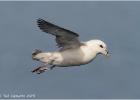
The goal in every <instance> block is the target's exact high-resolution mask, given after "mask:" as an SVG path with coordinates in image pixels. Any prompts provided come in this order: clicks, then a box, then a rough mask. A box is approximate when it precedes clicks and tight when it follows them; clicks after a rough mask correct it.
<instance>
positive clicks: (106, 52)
mask: <svg viewBox="0 0 140 100" xmlns="http://www.w3.org/2000/svg"><path fill="white" fill-rule="evenodd" d="M104 55H105V56H106V57H110V56H111V54H110V53H109V51H108V49H106V50H105V54H104Z"/></svg>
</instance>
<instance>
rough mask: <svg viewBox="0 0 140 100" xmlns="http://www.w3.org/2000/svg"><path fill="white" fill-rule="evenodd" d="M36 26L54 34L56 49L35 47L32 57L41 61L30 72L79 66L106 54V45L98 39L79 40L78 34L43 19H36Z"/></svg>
mask: <svg viewBox="0 0 140 100" xmlns="http://www.w3.org/2000/svg"><path fill="white" fill-rule="evenodd" d="M37 24H38V27H39V28H40V29H41V30H42V31H43V32H46V33H48V34H51V35H53V36H55V40H56V43H57V46H58V48H59V50H58V51H54V52H43V51H41V50H39V49H36V50H35V51H34V52H33V53H32V59H33V60H37V61H40V62H42V63H43V65H41V66H38V67H37V68H36V69H34V70H33V71H32V72H35V73H37V74H40V73H43V72H45V71H47V70H52V69H53V68H55V67H70V66H80V65H84V64H88V63H90V62H91V61H92V60H93V59H94V58H95V57H96V56H97V55H98V54H103V55H106V56H108V55H109V52H108V49H107V45H106V44H105V43H104V42H103V41H101V40H98V39H94V40H89V41H86V42H80V41H79V39H78V37H79V34H77V33H75V32H73V31H70V30H67V29H64V28H62V27H60V26H57V25H55V24H52V23H50V22H48V21H45V20H43V19H40V18H39V19H37Z"/></svg>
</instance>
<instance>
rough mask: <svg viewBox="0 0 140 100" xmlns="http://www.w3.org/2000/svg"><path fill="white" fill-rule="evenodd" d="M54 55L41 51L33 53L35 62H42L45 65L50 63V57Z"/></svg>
mask: <svg viewBox="0 0 140 100" xmlns="http://www.w3.org/2000/svg"><path fill="white" fill-rule="evenodd" d="M51 55H52V54H51V53H49V52H42V51H41V50H37V49H36V50H35V51H34V52H33V53H32V59H33V60H37V61H42V62H44V63H49V61H50V59H49V58H50V56H51Z"/></svg>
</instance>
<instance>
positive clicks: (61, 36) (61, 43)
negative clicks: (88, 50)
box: [37, 19, 81, 50]
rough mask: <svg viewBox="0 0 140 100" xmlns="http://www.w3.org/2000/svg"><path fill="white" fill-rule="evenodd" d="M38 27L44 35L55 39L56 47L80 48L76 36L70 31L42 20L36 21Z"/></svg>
mask: <svg viewBox="0 0 140 100" xmlns="http://www.w3.org/2000/svg"><path fill="white" fill-rule="evenodd" d="M37 24H38V27H39V28H40V29H41V30H42V31H43V32H46V33H49V34H52V35H54V36H55V37H56V42H57V45H58V47H61V48H62V49H63V50H64V49H70V48H76V47H79V46H80V44H81V43H80V41H79V40H78V36H79V35H78V34H77V33H75V32H72V31H70V30H67V29H64V28H61V27H59V26H57V25H54V24H52V23H50V22H47V21H45V20H43V19H38V20H37Z"/></svg>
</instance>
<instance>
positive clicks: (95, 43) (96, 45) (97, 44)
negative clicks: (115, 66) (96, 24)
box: [87, 40, 109, 56]
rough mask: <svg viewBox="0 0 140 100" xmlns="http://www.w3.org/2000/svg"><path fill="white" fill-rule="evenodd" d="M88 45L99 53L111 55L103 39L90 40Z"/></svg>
mask: <svg viewBox="0 0 140 100" xmlns="http://www.w3.org/2000/svg"><path fill="white" fill-rule="evenodd" d="M87 45H89V46H90V47H91V49H93V51H95V52H96V53H97V54H103V55H106V56H108V55H109V51H108V49H107V45H106V44H105V43H104V42H103V41H101V40H90V41H88V42H87Z"/></svg>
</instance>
